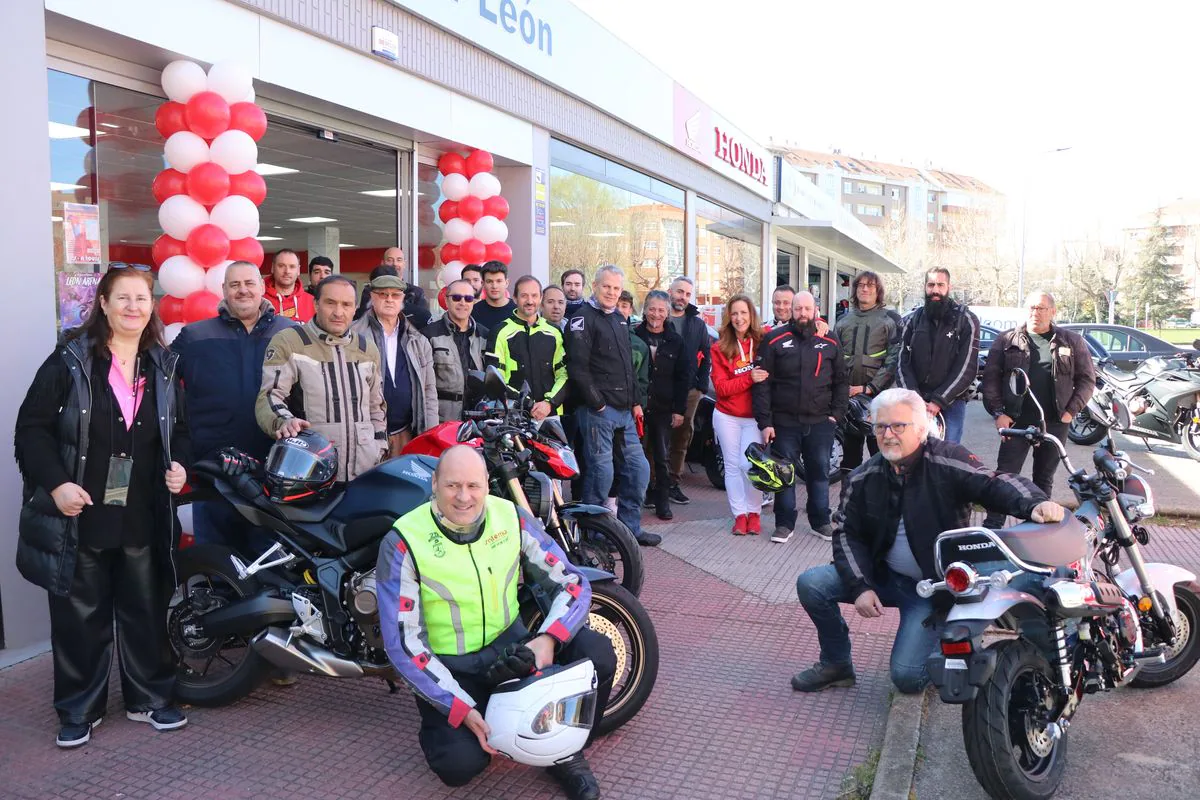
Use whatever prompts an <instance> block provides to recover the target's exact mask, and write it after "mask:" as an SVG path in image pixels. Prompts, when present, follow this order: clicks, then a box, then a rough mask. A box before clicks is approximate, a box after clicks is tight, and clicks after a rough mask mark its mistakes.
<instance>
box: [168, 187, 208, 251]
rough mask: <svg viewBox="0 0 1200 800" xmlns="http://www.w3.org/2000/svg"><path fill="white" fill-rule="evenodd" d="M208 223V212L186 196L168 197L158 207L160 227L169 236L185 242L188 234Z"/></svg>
mask: <svg viewBox="0 0 1200 800" xmlns="http://www.w3.org/2000/svg"><path fill="white" fill-rule="evenodd" d="M206 222H208V211H206V210H205V208H204V206H202V205H200V204H199V203H197V202H196V201H195V200H193V199H192V198H190V197H188V196H187V195H186V194H177V195H174V196H172V197H168V198H167V199H166V200H164V201H163V204H162V205H161V206H159V207H158V225H159V227H160V228H162V229H163V230H164V231H165V232H166V233H167V235H168V236H173V237H174V238H176V239H178V240H179V241H181V242H182V241H185V240H186V239H187V237H188V234H189V233H191V232H192V230H193V229H194V228H196V227H197V226H199V225H203V224H205V223H206Z"/></svg>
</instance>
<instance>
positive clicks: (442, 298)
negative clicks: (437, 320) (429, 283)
mask: <svg viewBox="0 0 1200 800" xmlns="http://www.w3.org/2000/svg"><path fill="white" fill-rule="evenodd" d="M447 288H449V287H446V286H443V287H442V288H441V289H440V290H439V291H438V305H439V306H441V307H442V310H443V311H445V310H446V289H447Z"/></svg>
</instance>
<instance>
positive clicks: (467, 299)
mask: <svg viewBox="0 0 1200 800" xmlns="http://www.w3.org/2000/svg"><path fill="white" fill-rule="evenodd" d="M446 297H448V298H449V299H451V300H453V301H454V302H456V303H474V302H475V295H473V294H448V295H446Z"/></svg>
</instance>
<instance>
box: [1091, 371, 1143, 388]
mask: <svg viewBox="0 0 1200 800" xmlns="http://www.w3.org/2000/svg"><path fill="white" fill-rule="evenodd" d="M1101 376H1102V377H1103V378H1104V380H1106V381H1108V382H1109V383H1118V384H1120V385H1122V386H1128V385H1129V384H1131V383H1134V382H1135V381H1137V380H1140V379H1142V378H1143V377H1144V376H1141V375H1138V374H1137V373H1136V372H1126V371H1125V370H1123V369H1117V368H1116V367H1106V368H1105V369H1104V370H1103V371H1102V372H1101Z"/></svg>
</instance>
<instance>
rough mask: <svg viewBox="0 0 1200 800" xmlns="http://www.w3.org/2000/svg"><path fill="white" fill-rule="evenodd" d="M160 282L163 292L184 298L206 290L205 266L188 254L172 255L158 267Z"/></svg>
mask: <svg viewBox="0 0 1200 800" xmlns="http://www.w3.org/2000/svg"><path fill="white" fill-rule="evenodd" d="M158 284H159V286H161V287H162V290H163V292H165V293H166V294H169V295H171V297H178V298H179V299H181V300H182V299H183V298H185V297H187V296H188V295H189V294H191V293H192V292H200V291H203V290H204V267H202V266H200V265H199V264H197V263H196V262H195V261H192V260H191V259H190V258H188V257H187V256H171V257H170V258H168V259H167V260H166V261H164V262H163V263H162V266H161V267H159V268H158Z"/></svg>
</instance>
